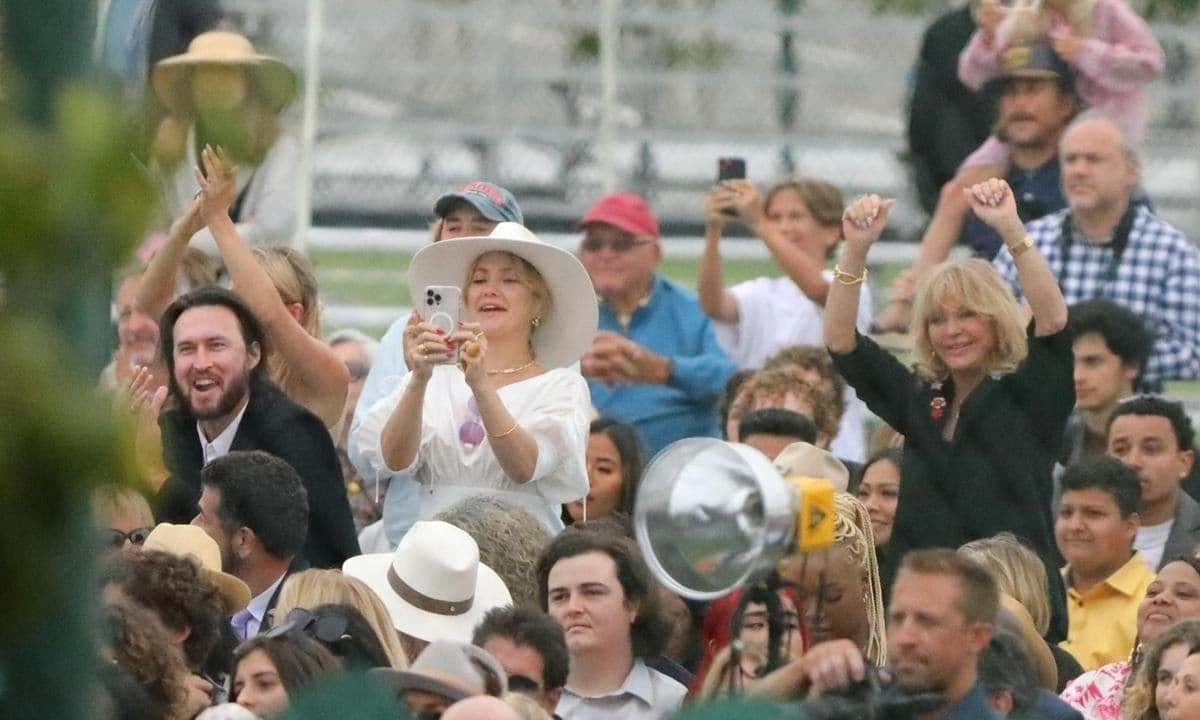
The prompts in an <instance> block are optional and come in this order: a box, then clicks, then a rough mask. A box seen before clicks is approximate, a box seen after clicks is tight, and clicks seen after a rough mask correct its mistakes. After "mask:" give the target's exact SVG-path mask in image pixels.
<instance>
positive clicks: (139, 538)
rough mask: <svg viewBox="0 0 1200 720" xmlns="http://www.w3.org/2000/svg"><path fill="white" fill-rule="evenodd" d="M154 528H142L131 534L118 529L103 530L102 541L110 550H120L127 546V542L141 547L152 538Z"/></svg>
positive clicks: (101, 532)
mask: <svg viewBox="0 0 1200 720" xmlns="http://www.w3.org/2000/svg"><path fill="white" fill-rule="evenodd" d="M153 529H154V528H148V527H140V528H134V529H132V530H130V531H129V532H121V531H120V530H118V529H116V528H102V529H101V530H100V540H101V542H103V543H104V545H105V546H107V547H110V548H119V547H121V546H122V545H124V544H125V541H126V540H128V541H129V542H131V543H133V544H134V545H141V544H142V543H144V542H146V538H148V537H150V531H151V530H153Z"/></svg>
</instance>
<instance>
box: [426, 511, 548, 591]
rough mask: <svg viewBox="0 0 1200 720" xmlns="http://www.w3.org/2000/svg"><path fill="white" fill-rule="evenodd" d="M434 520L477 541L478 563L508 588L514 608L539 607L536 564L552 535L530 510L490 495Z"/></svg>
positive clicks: (444, 513) (440, 514) (442, 512)
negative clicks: (523, 606) (489, 569)
mask: <svg viewBox="0 0 1200 720" xmlns="http://www.w3.org/2000/svg"><path fill="white" fill-rule="evenodd" d="M433 519H434V520H441V521H443V522H448V523H450V524H451V525H453V526H455V527H457V528H459V529H461V530H462V531H464V532H465V533H467V534H468V535H470V536H471V537H472V538H473V539H474V540H475V544H476V545H478V546H479V561H480V562H482V563H483V564H484V565H487V566H488V567H490V568H491V569H493V570H495V571H496V574H497V575H499V576H500V579H501V580H503V581H504V584H505V585H506V586H508V591H509V592H510V593H512V598H513V605H517V606H521V605H525V606H529V607H538V598H537V562H538V558H539V557H540V556H541V554H542V551H543V550H544V549H545V548H546V546H547V545H549V544H550V533H549V532H548V531H547V530H546V528H544V527H542V524H541V523H540V522H538V521H537V519H536V518H535V517H534V516H533V515H531V514H530V513H529V511H528V510H526V509H525V508H522V507H518V506H516V505H513V504H511V503H506V502H504V501H503V500H499V499H497V498H496V497H494V496H491V495H473V496H471V497H469V498H466V499H464V500H460V501H459V502H457V503H455V504H453V505H451V506H450V507H448V508H446V509H445V510H443V511H441V512H440V513H438V514H437V515H436V516H435V517H434V518H433Z"/></svg>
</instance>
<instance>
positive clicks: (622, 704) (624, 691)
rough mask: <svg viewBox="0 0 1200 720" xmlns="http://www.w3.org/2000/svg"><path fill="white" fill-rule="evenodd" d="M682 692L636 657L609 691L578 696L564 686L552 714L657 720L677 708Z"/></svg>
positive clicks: (586, 719) (572, 718)
mask: <svg viewBox="0 0 1200 720" xmlns="http://www.w3.org/2000/svg"><path fill="white" fill-rule="evenodd" d="M686 695H687V688H686V687H684V686H683V685H682V684H681V683H679V682H678V681H676V680H675V679H674V678H671V677H668V676H666V675H664V674H662V673H660V672H659V671H657V670H655V669H653V668H650V667H647V666H646V663H644V662H642V661H641V659H637V660H634V661H633V667H632V668H631V669H630V670H629V674H628V675H626V676H625V682H623V683H621V687H619V688H617V689H616V690H613V691H612V692H609V693H605V694H603V695H580V694H577V693H576V692H575V691H573V690H571V687H570V686H569V685H568V686H567V687H564V688H563V691H562V697H561V698H560V699H559V701H558V707H556V708H555V714H556V715H558V717H560V718H562V720H610V719H611V718H621V720H659V718H663V717H666V716H668V715H670V714H671V713H673V712H675V711H676V710H678V709H679V708H680V707H681V706H682V705H683V698H684V696H686Z"/></svg>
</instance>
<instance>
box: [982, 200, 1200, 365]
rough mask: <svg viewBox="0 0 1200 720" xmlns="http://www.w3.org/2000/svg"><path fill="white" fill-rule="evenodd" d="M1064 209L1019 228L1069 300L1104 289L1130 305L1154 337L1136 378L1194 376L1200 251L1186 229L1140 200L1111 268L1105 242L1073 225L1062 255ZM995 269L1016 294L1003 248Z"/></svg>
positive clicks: (1199, 338)
mask: <svg viewBox="0 0 1200 720" xmlns="http://www.w3.org/2000/svg"><path fill="white" fill-rule="evenodd" d="M1067 212H1068V211H1067V210H1060V211H1059V212H1056V213H1053V214H1051V215H1046V216H1045V217H1041V218H1038V219H1037V220H1034V221H1032V222H1030V223H1026V225H1025V229H1026V230H1027V231H1028V232H1029V236H1030V237H1031V238H1033V242H1034V244H1036V245H1037V248H1038V250H1039V251H1040V252H1041V253H1042V256H1043V257H1045V258H1046V262H1047V263H1049V264H1050V269H1051V270H1053V271H1054V274H1055V276H1056V277H1057V278H1058V284H1059V286H1060V287H1061V288H1062V292H1063V296H1064V297H1065V298H1066V300H1067V304H1068V305H1074V304H1075V303H1077V302H1080V301H1081V300H1090V299H1092V298H1097V297H1103V298H1108V299H1109V300H1112V301H1113V302H1115V303H1117V304H1119V305H1123V306H1125V307H1127V308H1129V309H1130V310H1132V311H1133V312H1134V313H1137V314H1138V315H1139V316H1141V317H1142V319H1143V320H1145V322H1146V326H1147V328H1149V330H1150V332H1151V333H1152V334H1153V337H1154V349H1153V350H1152V351H1151V353H1150V361H1149V362H1148V363H1147V365H1146V372H1145V376H1144V378H1143V380H1144V382H1145V383H1147V384H1151V385H1154V384H1158V383H1160V382H1161V381H1163V380H1192V379H1195V378H1197V377H1200V253H1198V252H1197V250H1196V247H1195V246H1194V245H1192V243H1191V241H1189V240H1188V239H1187V237H1186V236H1185V235H1184V234H1183V233H1181V232H1180V231H1178V230H1176V229H1175V228H1173V227H1171V226H1170V225H1168V224H1167V223H1166V222H1164V221H1163V220H1162V218H1159V217H1158V216H1157V215H1155V214H1154V213H1152V212H1150V210H1148V209H1147V208H1146V207H1145V206H1139V207H1138V208H1137V209H1136V214H1135V215H1134V220H1133V227H1132V229H1131V230H1130V232H1129V241H1128V243H1127V244H1126V246H1125V252H1124V253H1123V254H1122V255H1121V262H1120V265H1119V266H1118V267H1117V268H1116V272H1115V273H1113V272H1111V271H1110V268H1111V264H1112V259H1113V249H1112V247H1111V245H1108V244H1106V245H1093V244H1089V243H1088V241H1087V239H1086V238H1084V236H1083V235H1082V234H1081V233H1080V232H1079V231H1078V230H1074V239H1073V240H1072V242H1071V246H1070V249H1069V255H1070V257H1067V258H1065V261H1064V258H1063V243H1062V241H1061V233H1062V221H1063V217H1064V216H1065V215H1066V213H1067ZM995 265H996V269H997V270H998V271H999V272H1000V275H1001V277H1003V278H1004V279H1005V280H1006V281H1007V282H1008V284H1009V286H1010V287H1011V288H1012V291H1013V294H1014V295H1016V297H1017V300H1018V301H1021V300H1022V296H1021V289H1020V287H1019V286H1018V284H1017V269H1016V266H1015V265H1014V264H1013V258H1012V255H1011V254H1010V253H1009V251H1008V248H1002V249H1001V250H1000V252H999V253H997V254H996V260H995Z"/></svg>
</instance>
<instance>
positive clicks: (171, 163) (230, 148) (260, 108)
mask: <svg viewBox="0 0 1200 720" xmlns="http://www.w3.org/2000/svg"><path fill="white" fill-rule="evenodd" d="M150 83H151V85H152V86H153V87H154V92H155V94H156V95H157V96H158V99H159V100H160V101H161V102H162V104H163V105H164V106H165V107H166V109H167V113H168V115H167V117H165V118H164V119H163V121H162V122H161V123H160V124H159V127H158V131H157V132H156V134H155V138H154V150H153V159H154V162H155V165H156V167H157V168H158V169H159V170H160V172H161V174H162V176H163V200H164V203H165V205H166V211H167V213H168V215H169V216H170V219H171V220H172V221H174V220H176V219H178V218H181V217H183V216H184V215H185V214H186V212H187V210H188V208H189V207H190V206H191V204H192V198H193V197H194V196H195V195H196V191H197V190H199V187H198V185H197V184H196V179H195V176H194V174H193V169H194V168H196V167H199V166H200V164H201V163H200V151H201V150H202V149H203V148H204V147H205V146H207V145H212V146H214V147H218V146H219V147H222V148H224V150H225V151H226V152H227V153H228V154H229V157H230V160H231V161H232V162H233V163H234V164H235V165H236V166H237V177H236V193H235V196H234V202H233V203H232V205H231V207H230V216H231V217H232V218H233V220H234V222H235V223H237V229H238V234H239V235H241V237H242V239H243V240H244V241H245V243H246V244H247V245H249V246H251V247H255V246H261V245H272V244H276V245H290V244H291V243H292V235H293V234H294V233H295V230H296V217H297V213H296V207H297V202H298V198H297V195H296V182H295V178H296V173H297V168H298V167H299V161H300V144H299V142H298V141H297V140H296V139H295V138H294V137H292V136H291V135H289V134H287V133H285V132H284V131H283V129H282V127H281V125H280V122H279V113H280V112H281V111H282V110H283V108H284V107H286V106H287V104H288V103H290V102H291V101H292V99H293V98H294V97H295V96H296V85H297V84H296V74H295V73H294V72H293V71H292V69H291V68H289V67H288V66H287V65H286V64H285V63H283V62H282V61H280V60H278V59H277V58H273V57H271V56H269V55H263V54H260V53H258V52H256V51H255V49H254V46H253V45H252V44H251V43H250V41H249V40H248V39H246V38H245V37H243V36H242V35H239V34H238V33H235V32H229V31H224V30H217V31H211V32H206V33H201V34H200V35H197V36H196V37H195V39H193V40H192V42H191V43H190V44H189V45H188V49H187V52H185V53H183V54H181V55H175V56H172V57H169V58H166V59H164V60H161V61H159V62H158V63H156V64H155V65H154V68H153V69H152V70H151V72H150ZM191 246H192V247H198V248H199V249H201V250H203V251H204V252H206V253H208V254H209V255H213V256H216V255H217V254H218V249H217V245H216V243H215V241H214V240H213V239H212V237H211V236H210V235H209V233H208V231H207V230H204V229H201V230H200V231H199V232H197V233H196V235H195V237H193V238H192V241H191Z"/></svg>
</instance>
